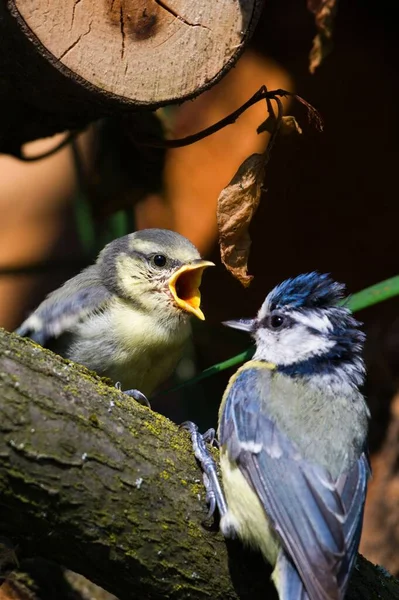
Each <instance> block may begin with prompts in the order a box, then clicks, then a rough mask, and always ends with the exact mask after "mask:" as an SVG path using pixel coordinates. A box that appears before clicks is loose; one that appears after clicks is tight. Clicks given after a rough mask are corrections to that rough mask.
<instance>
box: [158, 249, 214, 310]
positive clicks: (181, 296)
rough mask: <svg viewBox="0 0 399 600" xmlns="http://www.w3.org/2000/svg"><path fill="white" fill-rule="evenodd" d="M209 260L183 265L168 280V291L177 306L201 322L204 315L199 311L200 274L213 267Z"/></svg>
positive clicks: (199, 260)
mask: <svg viewBox="0 0 399 600" xmlns="http://www.w3.org/2000/svg"><path fill="white" fill-rule="evenodd" d="M214 266H215V265H214V263H213V262H210V261H209V260H202V259H198V260H194V261H193V262H191V263H190V264H188V265H183V266H182V267H180V269H179V270H178V271H176V272H175V273H173V275H172V277H171V278H170V279H169V289H170V291H171V294H172V296H173V299H174V301H175V302H176V304H177V306H179V307H180V308H181V309H182V310H185V311H186V312H189V313H192V314H193V315H195V316H196V317H198V319H201V321H204V320H205V316H204V313H203V312H202V310H201V309H200V305H201V292H200V290H199V287H200V285H201V280H202V274H203V272H204V270H205V269H206V268H207V267H214Z"/></svg>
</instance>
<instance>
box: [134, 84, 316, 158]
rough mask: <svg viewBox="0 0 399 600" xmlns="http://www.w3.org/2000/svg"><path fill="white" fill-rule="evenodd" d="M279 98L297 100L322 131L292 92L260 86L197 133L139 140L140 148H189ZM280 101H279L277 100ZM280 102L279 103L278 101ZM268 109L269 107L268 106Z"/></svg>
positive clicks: (311, 112)
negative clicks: (231, 110)
mask: <svg viewBox="0 0 399 600" xmlns="http://www.w3.org/2000/svg"><path fill="white" fill-rule="evenodd" d="M279 97H280V98H287V97H292V98H294V99H295V100H298V101H299V102H300V103H301V104H303V105H304V106H306V108H307V110H308V114H309V120H312V121H313V122H314V123H315V126H316V128H317V129H318V130H319V131H321V130H322V129H323V126H322V119H321V116H320V114H319V113H318V112H317V110H316V109H315V108H314V107H313V106H312V105H311V104H309V103H308V102H306V100H304V99H303V98H301V97H300V96H298V95H297V94H293V93H292V92H288V91H287V90H283V89H277V90H272V91H268V90H267V88H266V86H265V85H262V87H261V88H259V90H258V91H257V92H255V94H254V95H253V96H251V98H250V99H249V100H247V101H246V102H245V103H244V104H243V105H242V106H240V107H239V108H237V109H236V110H235V111H233V112H232V113H230V114H229V115H227V117H224V119H221V120H220V121H218V122H217V123H214V124H213V125H210V126H209V127H206V128H205V129H202V130H201V131H198V132H197V133H194V134H192V135H187V136H186V137H184V138H177V139H175V140H156V139H147V140H140V144H141V145H142V146H151V147H153V148H181V147H183V146H189V145H190V144H194V143H195V142H199V141H200V140H202V139H204V138H206V137H208V136H209V135H212V134H213V133H216V132H217V131H220V130H221V129H223V128H224V127H226V126H227V125H232V124H233V123H235V122H236V121H237V119H238V118H239V117H240V116H241V115H242V114H243V113H244V112H245V111H246V110H247V109H248V108H250V107H251V106H253V105H254V104H256V103H257V102H260V101H261V100H266V102H268V101H269V102H270V100H275V101H276V102H277V100H278V99H279ZM279 101H280V100H279ZM280 102H281V101H280ZM268 109H269V105H268Z"/></svg>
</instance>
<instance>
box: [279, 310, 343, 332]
mask: <svg viewBox="0 0 399 600" xmlns="http://www.w3.org/2000/svg"><path fill="white" fill-rule="evenodd" d="M290 316H291V317H292V318H293V319H294V321H296V322H297V323H301V324H302V325H305V326H306V327H311V328H312V329H318V330H319V331H320V333H327V332H329V331H331V330H332V328H333V326H332V323H331V321H330V319H329V318H328V316H327V315H318V314H317V313H315V312H311V313H307V314H305V313H301V312H291V313H290Z"/></svg>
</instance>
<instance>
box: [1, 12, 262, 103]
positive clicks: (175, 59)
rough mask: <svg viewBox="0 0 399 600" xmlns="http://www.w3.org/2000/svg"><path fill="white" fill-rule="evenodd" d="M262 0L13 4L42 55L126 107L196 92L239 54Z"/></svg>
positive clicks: (22, 25)
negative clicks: (123, 103)
mask: <svg viewBox="0 0 399 600" xmlns="http://www.w3.org/2000/svg"><path fill="white" fill-rule="evenodd" d="M261 3H262V0H235V1H232V0H218V2H215V1H214V0H196V1H195V2H187V1H186V0H99V1H98V2H94V1H93V0H64V1H63V2H54V3H48V2H47V0H10V2H9V7H10V10H11V13H12V14H13V15H14V16H15V17H16V19H17V21H18V25H19V27H20V28H21V29H22V30H23V31H24V32H25V34H26V35H27V36H28V37H29V38H30V40H31V41H32V42H33V44H34V45H35V46H36V47H37V49H38V50H39V52H40V53H41V54H42V55H44V56H45V57H46V58H47V60H49V61H50V62H51V63H52V64H53V65H54V66H55V67H56V68H57V69H59V70H60V71H61V72H63V74H64V75H65V74H66V75H67V76H68V77H71V78H72V79H75V80H76V81H78V82H79V84H80V85H83V86H84V87H88V88H90V89H91V90H92V91H93V90H94V91H98V92H100V93H101V94H106V95H111V96H112V97H114V98H115V97H116V98H117V99H119V100H122V101H123V102H125V103H126V102H127V103H129V104H137V105H145V106H149V107H151V106H153V107H156V106H160V105H162V104H166V103H168V102H173V101H176V100H183V99H185V98H188V97H190V96H194V95H197V94H198V93H200V92H201V91H203V90H204V89H207V87H209V85H210V84H211V83H212V82H214V81H215V80H216V79H218V78H219V77H220V76H222V75H223V73H224V72H225V71H226V70H227V69H228V66H229V65H231V64H232V63H233V62H234V60H235V59H236V58H237V57H238V56H239V54H240V51H241V49H242V48H243V46H244V44H245V42H246V41H247V39H248V37H249V35H250V33H251V32H252V29H253V27H254V24H255V22H256V20H257V16H258V13H259V8H260V5H261Z"/></svg>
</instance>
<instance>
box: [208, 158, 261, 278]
mask: <svg viewBox="0 0 399 600" xmlns="http://www.w3.org/2000/svg"><path fill="white" fill-rule="evenodd" d="M264 170H265V156H264V155H262V154H252V155H251V156H249V157H248V158H247V159H246V160H244V162H243V163H242V164H241V165H240V167H239V169H238V171H237V173H236V174H235V175H234V177H233V179H232V180H231V181H230V183H229V185H228V186H227V187H225V188H224V190H222V192H221V194H220V196H219V200H218V207H217V220H218V228H219V244H220V254H221V258H222V262H223V264H224V265H225V267H226V268H227V269H228V271H230V273H231V274H232V275H233V276H234V277H236V279H238V280H239V281H240V282H241V283H242V285H243V286H244V287H247V286H248V285H249V284H250V283H251V280H252V279H253V276H252V275H248V257H249V249H250V246H251V238H250V237H249V233H248V227H249V224H250V222H251V220H252V218H253V216H254V214H255V212H256V209H257V208H258V205H259V200H260V196H261V192H262V185H263V176H264Z"/></svg>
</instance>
